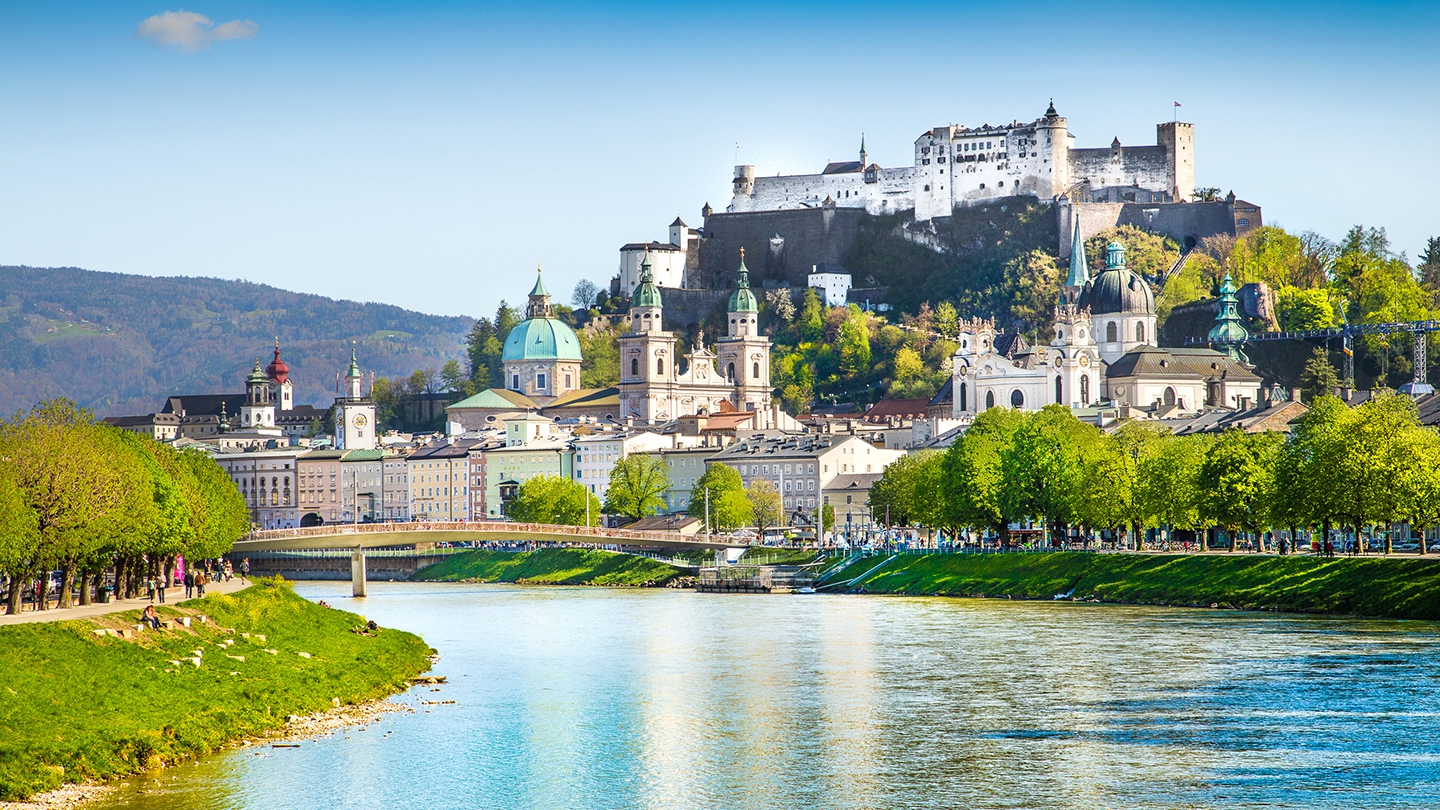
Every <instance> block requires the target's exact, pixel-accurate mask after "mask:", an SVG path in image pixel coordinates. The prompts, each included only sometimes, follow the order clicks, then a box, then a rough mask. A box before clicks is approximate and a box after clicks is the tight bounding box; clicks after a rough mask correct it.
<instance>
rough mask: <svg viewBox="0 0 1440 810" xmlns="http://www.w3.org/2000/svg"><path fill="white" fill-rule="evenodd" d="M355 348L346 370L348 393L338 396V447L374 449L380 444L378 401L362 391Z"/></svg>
mask: <svg viewBox="0 0 1440 810" xmlns="http://www.w3.org/2000/svg"><path fill="white" fill-rule="evenodd" d="M364 379H365V378H364V376H363V375H362V374H361V373H360V365H359V364H358V363H356V362H355V350H354V349H353V348H352V349H351V350H350V368H348V369H346V371H345V396H343V397H336V398H335V447H336V448H337V449H340V450H374V449H375V448H377V447H379V446H380V437H379V432H378V426H377V425H376V424H375V422H376V419H375V402H374V401H373V400H371V399H369V398H367V397H365V396H362V395H361V393H360V384H361V382H362V381H363V380H364Z"/></svg>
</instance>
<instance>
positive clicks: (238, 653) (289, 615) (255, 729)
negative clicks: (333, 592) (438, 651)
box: [0, 580, 431, 800]
mask: <svg viewBox="0 0 1440 810" xmlns="http://www.w3.org/2000/svg"><path fill="white" fill-rule="evenodd" d="M159 614H160V617H161V618H162V619H165V618H170V617H179V616H184V615H191V616H199V615H200V614H204V615H206V616H209V617H210V619H211V620H212V621H211V622H210V623H207V624H201V623H200V622H199V621H198V619H194V618H192V622H191V627H189V628H184V627H179V626H177V627H176V628H174V629H162V630H160V631H149V630H147V631H144V632H140V633H137V634H136V635H135V637H134V638H133V639H125V638H117V637H114V636H97V635H96V634H95V631H96V630H97V629H101V628H117V629H118V628H133V627H134V625H135V624H136V623H138V622H139V614H138V611H128V612H124V613H112V614H107V615H104V616H97V617H94V618H91V619H83V620H75V621H57V622H42V623H35V624H19V625H11V626H5V627H0V673H3V678H4V680H3V682H0V687H3V688H0V800H15V799H21V798H24V797H26V796H29V795H31V794H33V793H37V792H40V791H45V790H49V789H51V788H54V787H57V786H59V785H61V784H63V783H66V782H79V781H85V780H88V779H105V778H109V777H114V776H120V775H124V774H129V773H135V772H137V771H141V770H145V769H148V768H153V767H157V766H160V765H164V764H169V763H173V762H175V761H176V760H179V759H183V758H186V757H191V756H195V755H198V754H204V753H207V752H210V751H214V750H216V749H217V748H220V747H222V746H224V745H226V744H227V743H230V742H233V741H235V740H238V739H241V738H244V737H249V736H255V735H261V734H265V733H267V732H270V731H273V730H275V729H278V728H279V727H281V726H283V725H284V724H285V721H286V717H287V716H288V715H292V714H295V715H305V714H309V713H312V712H315V711H320V710H323V709H326V708H330V707H331V706H332V705H333V700H334V699H337V698H338V699H339V700H340V702H341V703H345V704H349V703H359V702H363V701H368V700H372V699H375V698H379V697H383V696H385V695H388V694H391V693H394V692H396V691H399V690H401V689H403V688H405V686H406V683H407V681H408V680H409V679H410V678H413V677H414V676H416V675H418V674H420V673H422V672H424V671H425V670H426V669H428V668H429V660H428V659H429V655H430V653H431V651H430V649H429V648H428V647H427V646H426V645H425V643H424V642H423V641H422V640H421V639H420V638H419V637H418V636H415V635H412V634H410V633H404V632H401V631H398V630H381V631H380V632H379V633H378V634H377V635H375V636H362V635H358V634H355V633H352V632H350V629H351V628H352V627H355V626H356V625H359V624H361V623H362V622H361V620H360V618H359V617H358V616H356V615H354V614H352V613H346V612H343V611H339V610H331V609H327V608H322V607H319V606H318V605H315V604H312V603H310V602H309V601H307V600H305V599H302V598H300V597H299V596H296V595H295V593H294V592H293V591H292V590H291V589H290V587H289V586H288V585H285V584H283V583H281V582H279V581H278V580H257V582H256V584H255V585H254V586H252V587H250V588H248V589H246V590H243V591H240V592H238V593H235V594H229V595H216V596H209V597H206V598H205V599H197V600H192V601H189V602H183V603H179V604H173V605H172V606H169V607H160V608H159ZM243 634H249V637H248V638H247V637H246V636H245V635H243ZM262 636H263V638H262ZM227 640H228V641H232V642H233V644H232V645H231V646H228V647H227V646H226V644H225V642H226V641H227ZM196 650H200V651H202V654H201V655H200V656H199V658H200V661H201V663H200V666H198V667H197V666H195V665H194V664H193V663H192V662H191V661H190V660H187V659H190V658H192V657H194V656H195V651H196ZM271 651H273V652H271ZM300 653H308V657H305V656H302V655H300ZM242 659H243V660H242ZM176 661H178V662H179V663H178V664H177V663H175V662H176Z"/></svg>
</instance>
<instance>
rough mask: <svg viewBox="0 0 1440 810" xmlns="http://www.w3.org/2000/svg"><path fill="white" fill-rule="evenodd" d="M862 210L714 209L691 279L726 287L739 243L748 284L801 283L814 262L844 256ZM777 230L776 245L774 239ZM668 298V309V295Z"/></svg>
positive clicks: (732, 276) (735, 264)
mask: <svg viewBox="0 0 1440 810" xmlns="http://www.w3.org/2000/svg"><path fill="white" fill-rule="evenodd" d="M862 216H863V212H862V211H861V210H859V209H856V208H830V209H819V208H803V209H794V210H789V211H751V212H743V213H742V212H736V213H725V214H712V215H710V217H709V218H708V219H706V220H705V239H704V241H703V242H701V245H700V260H699V270H698V271H697V273H698V275H699V276H700V280H699V281H698V282H697V280H695V279H692V280H691V281H690V284H691V286H695V287H700V286H703V287H707V288H718V289H723V290H728V289H730V288H731V287H732V286H733V285H734V283H735V270H736V268H738V267H739V266H740V248H741V247H742V246H743V247H744V248H745V266H746V267H747V268H749V270H750V286H751V287H755V288H757V289H758V288H760V287H763V286H765V282H767V281H768V282H772V283H773V282H788V283H789V284H791V285H793V286H797V287H802V288H803V287H805V286H806V284H807V283H808V279H809V275H810V270H811V268H812V267H813V266H814V265H816V264H819V263H820V262H836V263H839V262H841V261H843V260H844V258H845V254H846V253H847V252H848V251H849V250H850V246H851V245H853V244H854V243H855V239H856V238H857V237H858V236H859V233H860V219H861V217H862ZM777 235H778V236H779V237H780V240H781V241H780V244H779V245H778V246H777V245H774V244H772V239H773V238H774V237H776V236H777ZM666 303H667V310H668V303H669V301H668V299H667V300H666Z"/></svg>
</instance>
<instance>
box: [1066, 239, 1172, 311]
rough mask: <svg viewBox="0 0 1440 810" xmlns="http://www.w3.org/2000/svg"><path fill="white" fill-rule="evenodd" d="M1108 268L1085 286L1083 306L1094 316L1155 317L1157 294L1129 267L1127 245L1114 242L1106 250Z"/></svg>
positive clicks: (1106, 266) (1081, 301)
mask: <svg viewBox="0 0 1440 810" xmlns="http://www.w3.org/2000/svg"><path fill="white" fill-rule="evenodd" d="M1105 252H1106V261H1105V269H1104V270H1103V271H1102V272H1101V273H1100V274H1098V275H1097V276H1095V278H1093V279H1091V280H1090V281H1088V282H1086V283H1085V288H1084V289H1083V290H1082V291H1081V293H1080V306H1082V307H1087V308H1089V310H1090V314H1092V315H1104V314H1107V313H1111V312H1132V313H1137V314H1142V315H1154V314H1155V294H1154V293H1153V292H1152V291H1151V290H1150V285H1149V284H1148V283H1146V281H1145V279H1143V278H1141V277H1140V274H1139V273H1136V272H1135V271H1134V270H1131V269H1130V268H1128V267H1126V266H1125V246H1124V245H1122V244H1120V243H1119V242H1111V243H1110V244H1109V245H1108V246H1107V247H1106V249H1105Z"/></svg>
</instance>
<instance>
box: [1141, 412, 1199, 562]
mask: <svg viewBox="0 0 1440 810" xmlns="http://www.w3.org/2000/svg"><path fill="white" fill-rule="evenodd" d="M1205 443H1206V439H1205V438H1204V437H1201V436H1168V435H1166V436H1162V437H1160V438H1158V439H1157V440H1156V441H1155V443H1154V445H1153V447H1152V448H1151V449H1150V451H1149V452H1147V453H1146V454H1145V455H1143V456H1141V458H1140V460H1139V463H1138V465H1137V467H1136V477H1135V497H1136V501H1137V503H1138V508H1139V510H1140V511H1141V512H1142V513H1143V514H1145V515H1146V517H1147V520H1148V521H1149V522H1150V525H1153V526H1156V527H1166V528H1169V529H1171V530H1172V531H1173V530H1179V531H1195V530H1197V529H1199V528H1200V498H1201V493H1202V486H1201V484H1200V467H1201V465H1202V464H1204V463H1205ZM1203 548H1204V541H1203V539H1202V541H1201V549H1202V550H1203Z"/></svg>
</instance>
